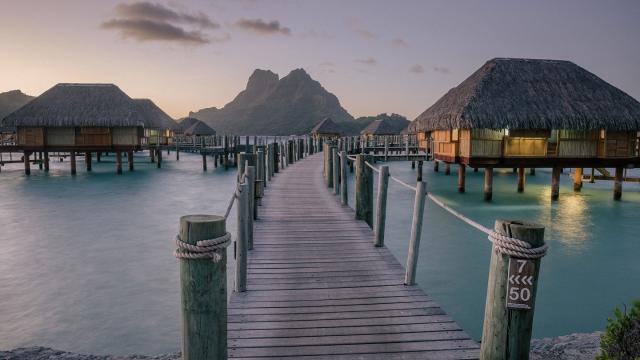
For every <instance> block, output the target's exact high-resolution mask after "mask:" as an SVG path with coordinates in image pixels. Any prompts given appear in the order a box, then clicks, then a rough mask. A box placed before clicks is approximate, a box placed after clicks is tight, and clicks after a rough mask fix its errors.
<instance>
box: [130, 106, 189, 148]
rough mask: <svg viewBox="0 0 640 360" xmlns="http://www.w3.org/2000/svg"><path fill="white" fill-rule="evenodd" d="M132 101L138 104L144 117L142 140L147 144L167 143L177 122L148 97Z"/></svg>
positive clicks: (176, 126)
mask: <svg viewBox="0 0 640 360" xmlns="http://www.w3.org/2000/svg"><path fill="white" fill-rule="evenodd" d="M133 101H134V102H135V103H136V104H137V105H138V107H139V109H140V113H141V114H142V115H143V116H144V119H145V121H144V139H143V142H145V143H146V144H147V145H149V146H156V145H169V142H170V140H171V139H172V138H173V133H174V131H175V130H176V129H177V128H178V123H176V122H175V120H173V119H172V118H171V117H170V116H169V115H167V113H165V112H164V111H162V109H160V108H159V107H158V106H157V105H156V104H155V103H154V102H153V101H151V100H149V99H134V100H133Z"/></svg>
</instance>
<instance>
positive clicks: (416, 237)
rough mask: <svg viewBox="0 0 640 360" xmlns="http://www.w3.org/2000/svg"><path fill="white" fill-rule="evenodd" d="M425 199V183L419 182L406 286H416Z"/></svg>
mask: <svg viewBox="0 0 640 360" xmlns="http://www.w3.org/2000/svg"><path fill="white" fill-rule="evenodd" d="M425 197H426V188H425V183H424V182H422V181H418V183H417V184H416V196H415V200H414V202H413V219H412V220H411V238H410V239H409V252H408V254H407V266H406V269H407V270H406V273H405V276H404V284H405V285H415V284H416V269H417V267H418V253H419V251H420V236H421V235H422V218H423V216H424V202H425Z"/></svg>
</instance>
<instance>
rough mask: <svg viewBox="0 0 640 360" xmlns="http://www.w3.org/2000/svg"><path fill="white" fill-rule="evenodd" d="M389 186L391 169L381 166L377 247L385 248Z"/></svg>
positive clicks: (379, 174)
mask: <svg viewBox="0 0 640 360" xmlns="http://www.w3.org/2000/svg"><path fill="white" fill-rule="evenodd" d="M388 186H389V167H388V166H386V165H383V166H380V172H379V173H378V194H377V201H376V221H375V227H374V236H375V237H374V242H373V244H374V245H375V246H376V247H382V246H384V230H385V223H386V217H387V188H388Z"/></svg>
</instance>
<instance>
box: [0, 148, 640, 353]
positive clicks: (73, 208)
mask: <svg viewBox="0 0 640 360" xmlns="http://www.w3.org/2000/svg"><path fill="white" fill-rule="evenodd" d="M80 159H81V158H79V160H80ZM165 160H168V161H166V162H165V163H164V168H163V169H161V170H157V169H155V166H154V165H153V164H150V163H149V162H148V158H144V157H142V154H140V157H139V158H138V159H137V163H136V171H135V172H134V173H128V172H126V171H125V174H124V175H122V176H117V175H115V174H114V169H115V164H114V163H113V158H108V159H106V161H110V162H109V163H100V164H96V163H95V162H94V172H93V173H86V172H84V171H83V170H81V169H83V163H82V161H79V162H78V175H77V176H75V177H71V176H70V175H69V170H68V165H69V164H68V163H67V162H64V163H57V162H53V161H52V171H51V172H50V173H49V174H48V175H46V174H44V173H42V172H40V171H39V170H37V169H33V170H32V174H33V175H32V176H31V177H28V178H27V177H25V176H24V175H22V172H21V165H19V164H18V165H11V166H7V167H4V168H3V169H2V173H1V174H0V189H1V191H2V197H1V198H0V229H1V231H2V232H1V233H0V244H1V247H0V349H10V348H15V347H18V346H28V345H43V346H51V347H55V348H58V349H62V350H69V351H76V352H85V353H95V354H108V353H110V354H126V353H144V354H156V353H164V352H173V351H177V350H179V334H180V323H179V321H180V309H179V301H180V295H179V292H178V290H179V286H178V280H179V279H178V263H177V261H176V260H175V259H174V258H173V256H172V252H173V249H174V246H173V236H174V235H175V233H176V232H177V230H178V219H179V216H180V215H184V214H195V213H216V214H223V213H224V211H225V209H226V205H227V202H228V200H229V196H230V194H231V191H232V189H233V185H234V181H235V170H229V171H228V172H225V171H224V170H223V169H220V168H218V169H213V164H212V161H209V164H208V165H209V172H206V173H203V172H202V170H201V157H200V156H199V155H189V154H181V158H180V161H179V162H176V161H175V160H174V154H172V155H171V157H169V159H167V156H166V155H165ZM390 169H391V173H392V175H394V176H398V177H400V178H403V179H405V180H413V179H415V172H414V171H413V170H411V168H410V166H409V165H408V164H407V163H392V164H391V166H390ZM425 180H426V181H427V182H428V186H429V189H430V190H431V191H433V192H434V193H435V194H437V195H438V196H440V197H441V198H442V199H443V200H444V201H445V202H446V203H448V204H449V205H451V206H453V207H455V208H456V209H458V210H461V211H462V212H464V213H465V214H466V215H468V216H469V217H471V218H473V219H475V220H477V221H479V222H481V223H482V224H484V225H485V226H492V224H493V221H494V220H495V219H496V218H517V219H523V220H530V221H535V222H539V223H542V224H544V225H545V226H546V227H547V230H546V238H547V241H548V243H549V244H550V246H551V250H550V252H549V254H548V255H547V256H546V257H545V258H544V259H543V265H542V271H541V279H540V286H539V289H538V300H537V308H536V317H535V319H536V320H535V325H534V336H536V337H543V336H556V335H562V334H566V333H570V332H576V331H593V330H596V329H601V328H602V327H603V326H604V324H605V321H606V320H605V319H606V317H607V316H608V314H609V312H610V310H611V309H612V308H613V307H614V306H616V305H620V304H622V303H624V302H627V303H628V302H629V301H630V300H631V299H632V298H638V297H640V286H638V285H637V284H640V262H638V261H637V255H638V254H640V239H639V238H638V234H639V233H640V222H638V214H640V188H639V187H638V186H637V185H631V184H625V188H624V193H623V201H622V202H614V201H613V200H611V197H612V191H611V186H612V185H611V183H610V182H605V181H603V182H599V183H596V184H588V183H585V187H584V189H583V191H582V192H581V193H575V194H574V193H573V191H572V190H571V189H572V188H571V182H570V179H569V178H568V177H566V176H563V178H562V181H563V182H562V188H561V194H560V201H559V202H557V203H553V204H552V203H551V202H550V201H549V194H550V187H549V186H548V185H549V183H550V173H549V172H546V171H544V170H542V171H541V170H538V173H537V175H536V176H527V187H526V191H525V193H524V194H518V193H516V191H515V189H516V180H515V176H514V175H513V174H511V173H510V172H509V173H506V172H505V173H504V174H496V175H495V176H494V201H493V203H491V204H487V203H484V202H483V201H482V172H479V173H473V172H472V171H467V193H466V194H458V193H457V191H456V176H455V168H454V169H453V171H452V175H451V176H449V177H447V176H445V175H444V174H443V173H433V172H432V171H431V167H430V166H425ZM349 181H350V183H351V184H350V191H351V194H350V195H351V199H353V177H350V179H349ZM412 204H413V194H412V193H410V192H409V191H407V190H405V189H404V188H402V187H400V186H398V185H396V184H395V183H393V182H391V183H390V187H389V204H388V206H389V210H388V216H389V218H388V220H387V234H386V244H387V246H388V247H389V248H390V249H391V251H392V252H393V253H394V254H395V255H396V256H397V257H398V259H399V260H400V261H401V262H402V263H404V261H405V257H406V251H407V245H408V238H409V227H410V222H411V210H412ZM232 213H235V212H232ZM233 218H234V217H233V216H232V217H231V218H230V219H229V220H230V221H229V223H228V224H227V227H228V230H230V231H231V232H232V233H234V232H235V222H234V219H233ZM489 257H490V246H489V243H488V241H487V240H486V237H485V236H483V235H482V234H481V233H479V232H477V231H476V230H474V229H472V228H470V227H468V226H467V225H465V224H463V223H461V222H460V221H458V220H456V219H454V218H453V217H452V216H451V215H449V214H448V213H446V212H445V211H443V210H441V209H439V208H437V207H436V206H435V205H434V204H433V203H431V202H427V207H426V211H425V223H424V228H423V237H422V243H421V249H420V258H419V259H420V262H419V265H418V271H419V273H418V282H419V284H420V285H421V286H423V287H424V288H425V289H426V291H427V292H428V293H429V294H430V295H431V296H433V297H434V298H435V299H436V300H437V301H438V302H439V303H440V305H441V306H442V307H443V308H444V309H445V310H446V311H447V312H448V313H449V314H450V315H452V316H453V318H454V319H455V320H456V321H457V322H458V323H459V324H460V325H461V326H462V327H463V328H465V330H467V331H468V332H469V333H470V334H471V335H472V336H473V337H474V338H476V339H479V337H480V332H481V328H482V317H483V311H484V298H485V292H486V281H487V272H488V265H489ZM230 265H233V264H230ZM228 273H229V275H230V276H232V275H233V272H232V271H229V272H228ZM230 284H232V283H230Z"/></svg>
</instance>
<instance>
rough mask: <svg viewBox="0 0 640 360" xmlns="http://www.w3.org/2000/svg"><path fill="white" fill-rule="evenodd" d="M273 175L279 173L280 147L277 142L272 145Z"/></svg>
mask: <svg viewBox="0 0 640 360" xmlns="http://www.w3.org/2000/svg"><path fill="white" fill-rule="evenodd" d="M272 160H273V173H274V174H277V173H278V172H280V146H278V143H277V142H274V143H273V159H272Z"/></svg>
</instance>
